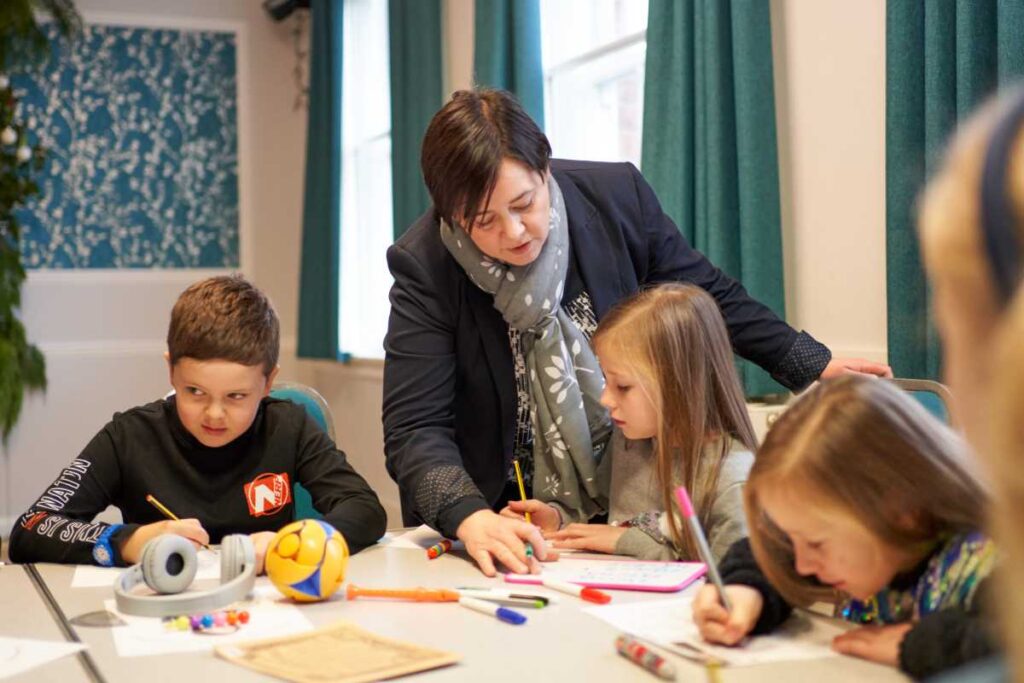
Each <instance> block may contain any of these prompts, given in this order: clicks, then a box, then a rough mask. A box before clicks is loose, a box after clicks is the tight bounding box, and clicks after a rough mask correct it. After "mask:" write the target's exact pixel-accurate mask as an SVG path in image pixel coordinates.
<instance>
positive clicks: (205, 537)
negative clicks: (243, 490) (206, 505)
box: [121, 519, 210, 564]
mask: <svg viewBox="0 0 1024 683" xmlns="http://www.w3.org/2000/svg"><path fill="white" fill-rule="evenodd" d="M162 534H177V535H178V536H184V537H185V538H187V539H188V540H190V541H192V543H193V544H194V545H195V546H196V547H197V548H198V547H199V546H201V545H209V543H210V534H208V533H206V529H204V528H203V525H202V524H200V523H199V520H198V519H167V520H164V521H162V522H153V523H152V524H146V525H144V526H140V527H139V528H138V529H136V530H135V533H133V534H132V535H131V536H129V537H128V540H127V541H125V542H124V544H123V545H122V546H121V557H123V558H124V561H125V562H127V563H129V564H138V562H139V560H141V559H142V549H143V548H145V547H146V543H148V542H149V541H150V540H151V539H154V538H156V537H157V536H160V535H162Z"/></svg>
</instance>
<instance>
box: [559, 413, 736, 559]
mask: <svg viewBox="0 0 1024 683" xmlns="http://www.w3.org/2000/svg"><path fill="white" fill-rule="evenodd" d="M720 443H721V442H720V441H718V440H716V441H712V442H710V443H709V444H708V445H707V447H706V448H705V452H707V453H717V450H718V448H720V447H721V445H720ZM653 445H654V444H653V441H652V440H651V439H643V440H639V441H632V440H630V439H627V438H626V437H625V436H623V435H622V432H621V431H619V430H618V429H616V430H615V432H614V434H613V435H612V439H611V443H610V444H609V447H608V450H607V451H606V452H605V455H604V458H603V459H602V461H601V465H600V467H599V468H598V484H599V486H600V488H601V491H602V492H605V491H607V492H608V502H609V506H608V521H609V522H610V523H612V524H622V523H623V522H629V523H630V525H631V526H630V528H629V529H628V530H627V531H626V533H624V534H622V536H621V537H620V538H619V541H618V543H617V544H616V545H615V554H616V555H630V556H632V557H636V558H638V559H641V560H691V561H700V558H696V557H682V555H681V553H680V551H679V550H678V549H677V548H676V547H675V544H674V543H673V542H672V540H671V534H670V532H669V528H668V520H667V519H666V518H665V511H664V503H663V502H662V496H661V489H660V487H659V486H658V467H657V455H656V454H655V452H654V449H653ZM704 463H710V458H709V459H706V460H702V461H701V465H703V464H704ZM753 464H754V456H753V454H752V453H751V452H750V451H748V450H747V449H746V448H745V447H743V445H742V444H740V443H739V442H737V441H735V440H733V441H732V442H731V444H730V450H729V453H728V454H727V455H726V457H725V460H724V461H723V462H722V469H721V472H720V473H719V477H718V487H717V489H716V495H715V497H714V504H713V507H712V509H711V516H710V520H709V523H708V527H707V528H706V529H705V530H704V532H705V534H707V537H708V544H709V545H710V546H711V553H712V555H714V557H715V561H716V562H717V561H719V560H720V559H721V558H722V557H723V556H724V555H725V552H726V551H727V550H728V549H729V546H731V545H732V544H733V542H735V541H738V540H739V539H741V538H744V537H745V536H746V535H747V523H746V517H745V516H744V512H743V483H744V482H745V481H746V480H747V473H748V472H749V471H750V468H751V466H752V465H753ZM709 470H710V467H701V466H700V465H698V470H697V472H698V477H707V476H710V475H711V472H710V471H709ZM559 509H560V511H561V512H562V515H563V520H564V521H565V522H566V523H568V522H570V521H582V520H572V519H569V518H567V517H566V512H567V511H566V510H564V509H562V508H559ZM672 513H673V514H674V515H675V516H676V519H677V521H679V522H680V527H681V528H685V524H684V523H683V522H682V521H681V520H680V517H679V513H678V511H677V510H675V509H673V511H672Z"/></svg>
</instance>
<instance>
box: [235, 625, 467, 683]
mask: <svg viewBox="0 0 1024 683" xmlns="http://www.w3.org/2000/svg"><path fill="white" fill-rule="evenodd" d="M216 652H217V654H218V655H219V656H221V657H223V658H225V659H227V660H229V661H232V662H235V663H236V664H241V665H242V666H245V667H248V668H250V669H254V670H256V671H260V672H262V673H268V674H272V675H274V676H278V677H280V678H283V679H285V680H289V681H298V682H300V683H303V682H306V681H308V682H310V683H320V682H322V681H335V682H336V683H363V682H364V681H378V680H384V679H389V678H395V677H398V676H404V675H406V674H410V673H414V672H417V671H426V670H427V669H435V668H437V667H440V666H447V665H449V664H453V663H455V662H457V661H458V660H459V659H460V657H459V655H456V654H453V653H450V652H444V651H441V650H432V649H429V648H425V647H420V646H419V645H414V644H412V643H405V642H402V641H399V640H392V639H390V638H384V637H382V636H378V635H376V634H374V633H370V632H369V631H364V630H363V629H361V628H359V627H358V626H356V625H355V624H351V623H348V622H344V621H340V622H337V623H335V624H332V625H331V626H325V627H323V628H319V629H317V630H315V631H311V632H309V633H304V634H302V635H296V636H286V637H283V638H270V639H267V640H261V641H251V642H244V643H236V644H232V645H222V646H218V647H217V650H216Z"/></svg>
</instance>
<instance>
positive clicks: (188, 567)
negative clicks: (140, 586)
mask: <svg viewBox="0 0 1024 683" xmlns="http://www.w3.org/2000/svg"><path fill="white" fill-rule="evenodd" d="M139 564H140V565H142V579H143V580H144V581H145V582H146V585H147V586H149V587H150V588H152V589H153V590H154V591H156V592H157V593H161V594H165V595H168V594H175V593H180V592H182V591H183V590H185V589H186V588H188V587H189V586H190V585H191V584H192V579H194V578H195V576H196V569H198V564H199V563H198V561H197V560H196V549H195V548H194V547H193V546H192V542H191V541H189V540H188V539H187V538H185V537H183V536H176V535H174V534H163V535H162V536H157V537H156V538H154V539H152V540H151V541H149V542H148V543H147V544H146V547H145V548H143V549H142V561H141V562H140V563H139Z"/></svg>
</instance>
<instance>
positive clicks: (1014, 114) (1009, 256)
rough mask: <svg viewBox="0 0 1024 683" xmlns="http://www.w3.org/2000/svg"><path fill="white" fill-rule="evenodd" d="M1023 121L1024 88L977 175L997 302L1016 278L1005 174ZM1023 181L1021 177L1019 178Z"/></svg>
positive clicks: (1013, 228)
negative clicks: (980, 173)
mask: <svg viewBox="0 0 1024 683" xmlns="http://www.w3.org/2000/svg"><path fill="white" fill-rule="evenodd" d="M1022 124H1024V92H1022V93H1021V94H1020V95H1019V96H1018V97H1017V99H1016V101H1015V102H1014V103H1013V106H1012V107H1011V108H1010V111H1009V112H1007V114H1006V115H1005V116H1004V117H1003V118H1002V120H1000V122H999V125H998V126H997V127H996V129H995V132H994V133H993V134H992V140H991V141H990V142H989V145H988V150H987V151H986V152H985V166H984V168H983V170H982V175H981V233H982V235H983V236H984V238H985V253H986V254H987V255H988V262H989V264H990V266H991V268H992V276H993V278H994V280H995V286H996V294H997V295H998V296H999V303H1000V305H1001V306H1005V305H1006V304H1007V303H1008V302H1009V301H1010V299H1011V298H1012V297H1013V293H1014V292H1015V291H1016V290H1017V285H1018V283H1019V282H1020V276H1021V272H1020V241H1019V240H1018V237H1017V228H1016V224H1017V223H1018V218H1017V217H1016V216H1015V215H1014V208H1013V200H1012V198H1011V197H1012V195H1011V193H1010V188H1009V183H1008V181H1009V180H1010V179H1009V178H1008V177H1007V176H1008V173H1009V166H1010V155H1011V152H1012V151H1013V140H1014V138H1015V137H1016V136H1017V133H1018V131H1019V130H1020V128H1021V125H1022ZM1019 180H1020V182H1022V183H1024V179H1019Z"/></svg>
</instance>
